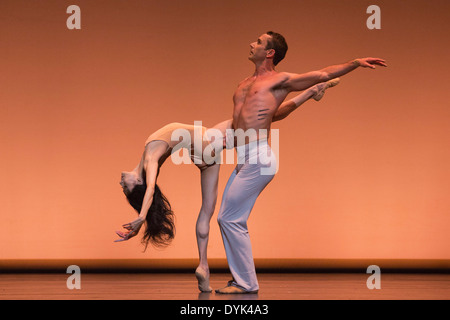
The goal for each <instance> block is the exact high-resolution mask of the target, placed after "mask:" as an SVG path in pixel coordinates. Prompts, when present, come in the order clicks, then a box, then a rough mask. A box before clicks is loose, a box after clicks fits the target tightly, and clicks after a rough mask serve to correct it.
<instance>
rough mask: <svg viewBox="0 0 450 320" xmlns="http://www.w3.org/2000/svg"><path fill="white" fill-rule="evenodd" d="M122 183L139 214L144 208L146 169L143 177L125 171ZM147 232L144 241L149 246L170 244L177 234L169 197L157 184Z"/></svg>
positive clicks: (148, 214)
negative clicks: (149, 244)
mask: <svg viewBox="0 0 450 320" xmlns="http://www.w3.org/2000/svg"><path fill="white" fill-rule="evenodd" d="M120 185H121V186H122V188H123V193H124V194H125V196H126V197H127V200H128V202H129V203H130V205H131V206H132V207H133V208H134V209H135V210H136V211H137V213H138V214H139V213H140V212H141V208H142V202H143V200H144V196H145V191H146V190H147V184H146V183H145V171H144V174H143V177H142V178H139V176H138V175H137V173H136V172H134V171H132V172H123V173H122V179H121V182H120ZM145 220H146V223H145V225H146V227H145V233H144V236H143V238H142V243H143V244H144V245H145V248H147V246H148V243H149V242H150V243H151V244H152V245H154V246H157V247H164V246H167V245H169V244H170V242H171V241H172V239H173V238H174V236H175V224H174V214H173V211H172V209H171V206H170V203H169V201H168V200H167V198H166V197H165V196H164V195H163V194H162V192H161V190H160V189H159V187H158V185H157V184H155V191H154V194H153V201H152V204H151V206H150V209H149V210H148V212H147V216H146V218H145Z"/></svg>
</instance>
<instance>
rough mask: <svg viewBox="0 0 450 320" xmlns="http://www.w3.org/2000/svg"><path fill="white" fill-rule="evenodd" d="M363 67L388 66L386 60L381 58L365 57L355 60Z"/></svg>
mask: <svg viewBox="0 0 450 320" xmlns="http://www.w3.org/2000/svg"><path fill="white" fill-rule="evenodd" d="M355 61H356V62H357V63H359V65H360V66H361V67H363V68H371V69H375V65H378V66H382V67H387V64H386V61H385V60H383V59H379V58H363V59H356V60H355Z"/></svg>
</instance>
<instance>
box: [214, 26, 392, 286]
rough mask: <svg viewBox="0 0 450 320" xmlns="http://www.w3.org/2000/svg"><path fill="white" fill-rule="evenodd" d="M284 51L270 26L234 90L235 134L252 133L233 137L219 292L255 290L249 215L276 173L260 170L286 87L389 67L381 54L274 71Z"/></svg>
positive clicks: (224, 206)
mask: <svg viewBox="0 0 450 320" xmlns="http://www.w3.org/2000/svg"><path fill="white" fill-rule="evenodd" d="M286 51H287V44H286V41H285V39H284V37H283V36H282V35H280V34H278V33H275V32H272V31H269V32H267V33H265V34H263V35H261V36H260V37H259V38H258V39H257V41H256V42H253V43H251V44H250V54H249V56H248V58H249V60H250V61H252V62H253V63H254V64H255V72H254V74H253V75H252V76H250V77H248V78H246V79H244V80H243V81H242V82H241V83H239V86H238V88H237V90H236V92H235V94H234V98H233V100H234V109H233V129H234V130H235V135H236V134H237V133H238V132H239V131H240V132H241V133H248V132H251V133H253V134H245V136H246V137H245V138H244V139H247V140H244V139H242V137H239V136H238V137H237V139H236V151H237V154H238V164H237V165H236V168H235V170H234V171H233V172H232V174H231V176H230V178H229V180H228V182H227V185H226V187H225V190H224V193H223V197H222V203H221V207H220V211H219V215H218V218H217V220H218V223H219V226H220V230H221V233H222V239H223V242H224V246H225V251H226V255H227V261H228V266H229V268H230V272H231V274H232V276H233V280H231V281H229V282H228V285H227V286H226V287H224V288H221V289H218V290H216V292H217V293H223V294H235V293H257V292H258V290H259V285H258V281H257V277H256V271H255V265H254V261H253V255H252V248H251V243H250V237H249V233H248V229H247V220H248V218H249V215H250V212H251V210H252V208H253V205H254V204H255V201H256V199H257V197H258V195H259V194H260V193H261V192H262V190H263V189H264V188H265V187H266V185H267V184H268V183H269V182H270V181H271V180H272V178H273V176H274V174H275V172H273V171H272V172H270V170H269V173H267V170H266V173H265V174H261V173H262V169H269V168H273V167H276V166H274V162H275V161H276V159H275V157H274V155H273V154H271V150H270V147H269V145H268V143H267V140H268V136H269V132H270V126H271V123H272V121H273V116H274V115H275V113H276V112H277V109H278V108H279V106H280V105H281V103H282V102H283V100H284V99H285V98H286V96H287V95H288V94H289V93H290V92H293V91H302V90H305V89H307V88H309V87H311V86H313V85H315V84H317V83H320V82H325V81H329V80H331V79H334V78H337V77H341V76H343V75H345V74H347V73H349V72H351V71H353V70H355V69H356V68H358V67H364V68H372V69H374V68H375V65H379V66H385V67H386V66H387V65H386V63H385V61H384V60H383V59H378V58H363V59H355V60H352V61H350V62H347V63H344V64H339V65H333V66H330V67H327V68H324V69H321V70H318V71H312V72H308V73H304V74H294V73H287V72H277V71H275V66H276V65H277V64H278V63H279V62H280V61H281V60H282V59H283V58H284V56H285V54H286ZM239 129H242V130H239ZM260 129H263V131H259V130H260ZM261 132H262V134H260V133H261ZM265 132H267V134H265ZM268 155H269V156H268ZM262 158H266V159H265V161H261V159H262ZM267 158H269V160H270V161H267ZM239 160H240V161H239Z"/></svg>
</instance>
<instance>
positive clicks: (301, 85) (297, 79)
mask: <svg viewBox="0 0 450 320" xmlns="http://www.w3.org/2000/svg"><path fill="white" fill-rule="evenodd" d="M376 65H379V66H383V67H387V64H386V61H385V60H383V59H379V58H362V59H355V60H352V61H350V62H347V63H343V64H338V65H333V66H329V67H326V68H324V69H321V70H318V71H311V72H307V73H303V74H295V73H287V72H286V73H284V75H285V77H286V78H285V80H284V83H283V85H282V87H283V88H285V89H287V90H288V91H289V92H291V91H302V90H305V89H307V88H309V87H311V86H313V85H315V84H317V83H319V82H325V81H328V80H331V79H334V78H337V77H341V76H343V75H345V74H347V73H349V72H351V71H353V70H355V69H356V68H358V67H363V68H371V69H375V66H376Z"/></svg>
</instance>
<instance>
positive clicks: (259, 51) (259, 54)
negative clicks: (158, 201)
mask: <svg viewBox="0 0 450 320" xmlns="http://www.w3.org/2000/svg"><path fill="white" fill-rule="evenodd" d="M271 38H272V37H271V36H269V35H268V34H263V35H261V36H260V37H259V38H258V39H257V40H256V41H255V42H252V43H250V54H249V56H248V59H249V60H250V61H253V62H258V61H264V59H265V58H266V55H267V51H268V50H267V49H266V47H267V44H268V40H270V39H271Z"/></svg>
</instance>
